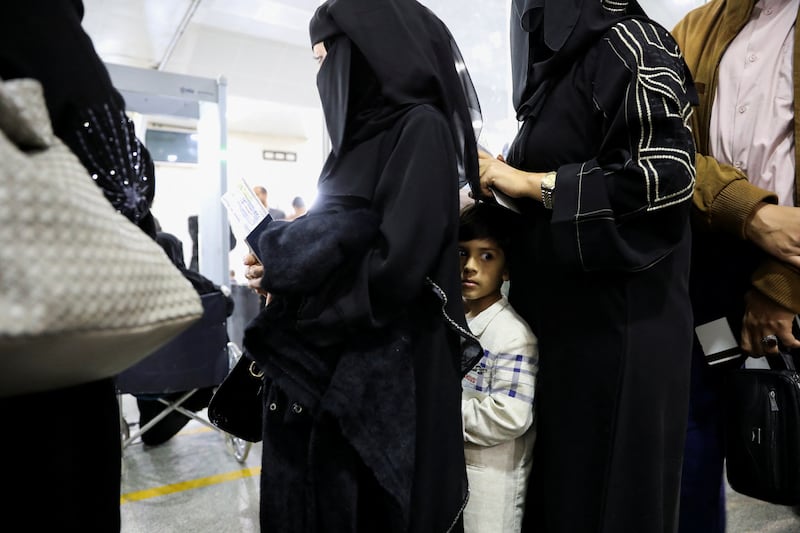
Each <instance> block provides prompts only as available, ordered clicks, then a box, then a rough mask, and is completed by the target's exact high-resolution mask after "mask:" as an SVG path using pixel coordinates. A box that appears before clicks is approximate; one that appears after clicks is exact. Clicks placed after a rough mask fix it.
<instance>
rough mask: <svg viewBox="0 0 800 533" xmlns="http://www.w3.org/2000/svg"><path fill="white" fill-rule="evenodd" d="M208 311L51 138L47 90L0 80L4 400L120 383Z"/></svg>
mask: <svg viewBox="0 0 800 533" xmlns="http://www.w3.org/2000/svg"><path fill="white" fill-rule="evenodd" d="M202 313H203V308H202V305H201V302H200V297H199V296H198V294H197V292H196V291H195V290H194V288H193V287H192V285H191V284H190V283H189V281H188V280H186V278H184V277H183V275H182V274H181V273H180V271H179V270H178V269H177V268H175V266H174V265H173V264H172V262H171V261H170V260H169V258H168V257H167V256H166V254H165V253H164V252H163V250H162V249H161V247H160V246H159V245H158V244H156V242H155V241H154V240H152V239H151V238H150V237H149V236H148V235H147V234H145V233H144V232H143V231H142V230H140V229H139V228H138V227H137V226H136V225H135V224H133V223H132V222H130V221H129V220H128V219H127V218H125V216H123V215H121V214H120V213H118V212H117V211H116V210H115V209H114V208H113V207H112V206H111V204H110V203H109V202H108V200H106V198H105V197H104V195H103V193H102V191H101V190H100V188H99V187H97V186H96V185H95V183H94V182H93V181H92V179H91V177H90V176H89V174H88V172H87V171H86V169H85V168H84V167H83V166H82V165H81V163H80V161H79V160H78V158H77V157H76V156H75V155H74V154H73V153H72V152H70V150H69V149H68V148H67V147H66V146H65V145H64V144H63V143H62V142H61V141H60V140H59V139H58V138H57V137H55V135H53V132H52V128H51V125H50V120H49V117H48V112H47V107H46V106H45V102H44V98H43V93H42V88H41V85H40V84H39V83H38V82H37V81H35V80H27V79H26V80H14V81H2V80H0V397H3V396H10V395H17V394H23V393H29V392H37V391H43V390H49V389H55V388H60V387H65V386H70V385H76V384H79V383H84V382H89V381H93V380H96V379H101V378H104V377H110V376H113V375H115V374H117V373H119V372H121V371H122V370H124V369H126V368H128V367H129V366H131V365H133V364H134V363H136V362H138V361H139V360H141V359H143V358H144V357H146V356H147V355H149V354H150V353H152V352H153V351H155V350H156V349H157V348H159V347H160V346H161V345H163V344H165V343H166V342H167V341H169V340H170V339H172V338H173V337H175V336H176V335H178V334H179V333H180V332H182V331H183V330H184V329H186V328H188V327H189V326H190V325H191V324H192V323H194V322H195V321H196V320H197V319H199V318H200V316H201V315H202Z"/></svg>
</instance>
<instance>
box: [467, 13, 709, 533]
mask: <svg viewBox="0 0 800 533" xmlns="http://www.w3.org/2000/svg"><path fill="white" fill-rule="evenodd" d="M511 11H512V15H511V25H510V27H511V57H512V81H513V83H512V88H513V103H514V108H515V109H516V111H517V118H518V119H519V120H520V121H521V122H522V124H521V128H520V130H519V131H518V133H517V135H516V137H515V139H514V141H513V143H512V145H511V147H510V149H509V152H508V155H507V163H506V162H504V161H503V160H502V159H503V158H499V159H498V158H494V157H492V156H490V155H489V154H486V153H481V155H480V166H481V187H482V188H483V192H484V193H485V194H491V193H492V190H493V189H497V190H499V191H501V192H503V193H505V194H506V195H508V196H511V197H513V198H515V199H516V202H515V203H516V205H517V206H518V207H519V208H520V210H521V211H522V217H523V219H524V222H523V238H522V239H521V242H520V243H519V248H516V247H515V252H519V253H517V254H515V258H516V257H519V260H517V259H514V260H513V261H512V263H511V271H512V272H514V273H516V274H515V276H514V278H513V280H512V281H511V283H510V287H509V301H510V302H511V305H513V306H514V309H515V310H516V311H517V312H518V313H519V314H520V316H521V317H522V318H523V319H524V320H525V321H526V322H527V323H528V324H529V325H530V326H531V329H532V330H533V332H534V333H535V334H536V337H537V339H538V343H539V344H538V346H539V373H538V375H537V381H536V444H535V447H534V452H533V467H532V469H531V474H530V485H529V491H528V495H527V507H526V511H525V517H524V523H523V531H536V532H537V533H539V532H547V533H577V532H581V533H583V532H608V533H623V532H625V533H627V532H636V533H656V532H658V533H666V532H673V531H675V529H676V528H677V523H676V522H677V515H678V496H679V487H680V477H681V464H682V459H683V441H684V437H685V432H686V412H687V408H688V401H689V373H690V372H689V369H690V363H691V352H692V333H693V332H692V309H691V302H690V300H689V262H690V257H689V252H690V247H691V240H690V237H691V234H690V223H689V215H690V209H691V196H692V191H693V188H694V174H695V170H694V143H693V141H692V132H691V131H690V129H689V127H688V121H689V116H690V114H691V105H692V103H693V102H694V101H695V98H696V97H695V95H694V89H693V85H692V79H691V75H690V73H689V70H688V68H687V67H686V64H685V63H684V61H683V59H682V58H681V54H680V50H679V49H678V46H677V45H676V43H675V42H674V41H673V39H672V37H670V34H669V32H668V31H667V30H665V29H664V28H662V27H660V26H659V25H658V24H656V23H655V22H653V21H652V20H650V19H649V18H648V17H647V15H646V14H645V13H644V11H643V10H642V9H641V7H640V6H639V5H638V4H637V3H636V2H635V1H634V0H619V1H614V2H610V1H605V0H604V1H597V0H583V1H581V0H579V1H576V2H563V1H560V0H537V1H531V0H513V2H512V8H511Z"/></svg>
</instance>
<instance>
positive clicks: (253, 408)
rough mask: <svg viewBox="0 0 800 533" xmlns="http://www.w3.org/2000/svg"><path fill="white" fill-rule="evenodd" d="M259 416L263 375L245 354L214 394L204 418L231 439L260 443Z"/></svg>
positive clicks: (262, 401) (262, 410) (261, 423)
mask: <svg viewBox="0 0 800 533" xmlns="http://www.w3.org/2000/svg"><path fill="white" fill-rule="evenodd" d="M263 417H264V377H263V373H262V372H261V371H260V370H259V368H258V366H256V364H255V363H254V362H253V361H252V360H251V359H250V358H249V357H247V355H246V354H245V355H242V356H240V357H239V359H238V360H237V361H236V364H234V366H233V368H232V369H231V371H230V373H228V375H227V376H226V377H225V379H224V380H223V381H222V383H220V385H219V387H217V390H216V391H214V395H213V396H212V397H211V401H210V402H209V404H208V419H209V420H210V421H211V423H212V424H214V425H215V426H216V427H218V428H219V429H221V430H223V431H225V432H226V433H230V434H231V435H233V436H234V437H238V438H240V439H243V440H246V441H248V442H260V441H261V439H262V428H263Z"/></svg>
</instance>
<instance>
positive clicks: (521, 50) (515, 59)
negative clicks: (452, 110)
mask: <svg viewBox="0 0 800 533" xmlns="http://www.w3.org/2000/svg"><path fill="white" fill-rule="evenodd" d="M630 18H641V19H647V15H646V14H645V12H644V10H643V9H642V8H641V7H640V6H639V4H638V3H637V2H636V0H618V1H615V2H613V3H612V2H607V1H606V0H513V2H512V6H511V75H512V80H513V103H514V109H515V110H516V111H517V119H518V120H524V119H526V118H528V117H530V116H532V115H535V114H536V113H537V111H538V109H539V107H538V106H540V105H541V104H542V102H543V101H544V97H545V95H546V94H547V87H548V85H549V81H550V80H551V79H553V78H556V77H558V76H560V75H561V74H563V73H564V71H565V70H566V69H568V68H569V67H570V66H571V65H572V63H573V62H574V61H575V59H576V58H577V57H578V56H580V55H582V54H583V53H584V52H585V51H586V50H587V49H588V48H590V47H591V46H593V45H594V44H595V43H596V42H597V40H598V39H599V38H600V37H602V36H603V35H604V34H605V33H606V32H608V30H609V29H610V28H611V27H612V26H614V25H615V24H617V23H618V22H620V21H622V20H625V19H630Z"/></svg>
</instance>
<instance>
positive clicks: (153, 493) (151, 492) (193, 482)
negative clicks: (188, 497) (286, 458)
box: [119, 466, 261, 505]
mask: <svg viewBox="0 0 800 533" xmlns="http://www.w3.org/2000/svg"><path fill="white" fill-rule="evenodd" d="M260 474H261V467H260V466H257V467H253V468H243V469H242V470H235V471H233V472H226V473H224V474H217V475H215V476H208V477H202V478H199V479H190V480H188V481H182V482H180V483H173V484H172V485H164V486H162V487H155V488H152V489H147V490H140V491H137V492H129V493H128V494H123V495H122V496H121V497H120V499H119V503H120V505H122V504H124V503H131V502H140V501H142V500H149V499H150V498H158V497H159V496H166V495H168V494H175V493H176V492H181V491H184V490H192V489H199V488H202V487H209V486H211V485H219V484H220V483H225V482H228V481H234V480H236V479H244V478H246V477H253V476H257V475H260Z"/></svg>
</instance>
